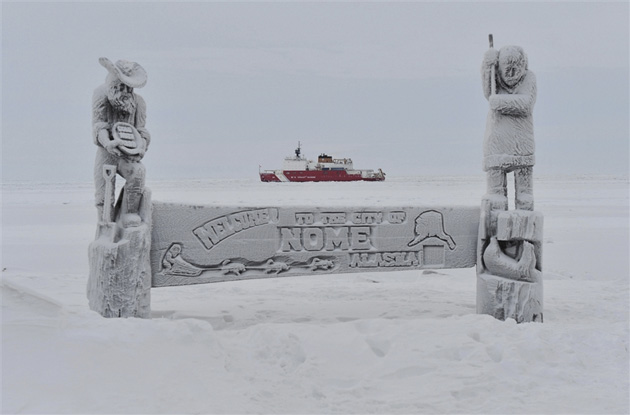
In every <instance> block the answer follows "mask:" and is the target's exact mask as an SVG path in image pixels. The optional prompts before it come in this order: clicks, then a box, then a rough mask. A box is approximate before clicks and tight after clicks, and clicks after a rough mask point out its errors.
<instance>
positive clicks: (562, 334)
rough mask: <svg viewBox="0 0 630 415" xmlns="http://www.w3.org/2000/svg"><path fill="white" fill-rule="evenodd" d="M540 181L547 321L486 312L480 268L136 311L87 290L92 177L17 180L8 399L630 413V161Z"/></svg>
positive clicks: (120, 406)
mask: <svg viewBox="0 0 630 415" xmlns="http://www.w3.org/2000/svg"><path fill="white" fill-rule="evenodd" d="M149 177H150V174H149ZM147 185H148V186H149V187H150V188H151V189H152V191H153V199H154V200H156V201H163V202H186V203H188V202H190V203H203V204H214V205H219V204H226V205H243V206H254V205H255V206H261V205H263V206H274V205H283V206H286V205H308V204H313V205H319V206H322V205H328V206H348V205H354V204H356V205H361V204H366V205H369V206H396V205H399V206H408V205H415V204H420V205H423V206H426V205H429V204H436V205H469V206H472V205H479V203H480V201H481V197H482V195H483V193H484V190H485V185H484V180H483V179H482V178H481V177H472V178H459V177H446V178H445V177H442V178H419V177H413V178H390V177H388V179H387V181H385V182H380V183H359V182H354V183H279V184H275V183H260V182H258V181H256V180H255V179H252V180H222V181H189V182H154V183H151V182H149V183H148V184H147ZM534 194H535V203H536V204H535V208H536V210H538V211H541V212H542V213H543V214H544V215H545V229H544V266H543V269H544V290H545V297H544V301H545V307H544V311H545V312H544V323H543V324H539V323H527V324H519V325H517V324H516V323H515V322H514V321H513V320H508V321H504V322H503V321H498V320H495V319H494V318H492V317H490V316H486V315H477V314H475V291H476V275H475V270H474V268H470V269H459V270H435V271H430V270H425V271H403V272H378V273H365V274H343V275H341V274H337V275H320V276H316V277H294V278H275V279H265V280H254V281H239V282H230V283H219V284H209V285H195V286H185V287H169V288H160V289H153V290H152V291H151V295H152V310H153V312H152V316H153V318H152V319H150V320H141V319H105V318H102V317H101V316H100V315H98V314H96V313H95V312H92V311H90V310H89V308H88V305H87V299H86V294H85V291H86V282H87V273H88V263H87V247H88V244H89V243H90V241H91V240H92V239H93V237H94V232H95V229H96V209H95V208H94V207H93V205H92V200H93V191H92V185H91V184H89V183H85V184H79V185H76V184H53V185H50V184H6V183H5V184H3V185H2V198H3V199H2V268H3V271H2V412H3V413H82V414H87V413H133V414H138V413H317V414H322V413H387V414H391V413H449V414H451V413H501V414H507V413H528V414H538V413H549V414H551V413H563V414H567V413H570V414H578V413H601V414H613V413H618V414H627V413H628V412H629V411H630V407H629V392H628V391H629V384H628V383H629V381H628V379H629V373H628V367H629V359H628V356H629V352H628V343H629V328H628V318H629V291H628V283H629V264H628V252H629V239H628V236H629V225H628V221H629V211H628V178H627V177H623V178H615V177H605V178H597V177H580V178H575V177H574V178H537V179H536V182H535V186H534Z"/></svg>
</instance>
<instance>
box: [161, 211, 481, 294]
mask: <svg viewBox="0 0 630 415" xmlns="http://www.w3.org/2000/svg"><path fill="white" fill-rule="evenodd" d="M153 221H154V227H153V235H152V248H151V264H152V270H153V282H152V286H154V287H161V286H170V285H187V284H201V283H211V282H221V281H231V280H241V279H251V278H267V277H282V276H297V275H317V274H322V273H343V272H366V271H378V270H392V269H394V268H396V269H421V268H461V267H473V266H474V265H475V261H476V257H475V255H476V238H477V231H478V227H479V209H478V208H476V207H458V208H415V207H414V208H409V207H407V208H366V207H356V208H330V209H327V208H322V207H319V208H305V207H269V208H260V207H257V208H242V207H241V208H239V207H234V208H226V207H204V206H185V205H177V204H166V203H158V202H155V203H154V210H153Z"/></svg>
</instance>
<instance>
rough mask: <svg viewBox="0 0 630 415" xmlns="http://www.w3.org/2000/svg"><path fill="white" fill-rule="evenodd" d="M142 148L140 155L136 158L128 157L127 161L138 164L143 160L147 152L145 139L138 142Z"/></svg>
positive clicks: (139, 150) (139, 149)
mask: <svg viewBox="0 0 630 415" xmlns="http://www.w3.org/2000/svg"><path fill="white" fill-rule="evenodd" d="M138 144H139V145H140V147H139V148H138V154H136V155H135V156H126V158H127V160H129V161H135V162H138V161H140V160H142V158H143V157H144V154H145V153H146V152H147V142H146V140H144V139H141V140H138Z"/></svg>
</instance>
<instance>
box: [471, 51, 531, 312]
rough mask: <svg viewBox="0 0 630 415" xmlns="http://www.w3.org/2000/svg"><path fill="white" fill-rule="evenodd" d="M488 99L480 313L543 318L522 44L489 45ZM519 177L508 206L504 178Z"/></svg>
mask: <svg viewBox="0 0 630 415" xmlns="http://www.w3.org/2000/svg"><path fill="white" fill-rule="evenodd" d="M481 75H482V87H483V92H484V95H485V97H486V98H487V99H488V102H489V107H490V108H489V111H488V119H487V124H486V133H485V138H484V144H483V150H484V161H483V169H484V170H485V171H486V174H487V193H486V195H485V196H484V198H483V200H482V205H481V218H480V223H479V242H478V247H477V251H478V257H477V312H478V313H484V314H490V315H493V316H494V317H496V318H499V319H505V318H513V319H515V320H516V321H518V322H527V321H542V319H543V289H542V233H543V229H542V228H543V216H542V214H540V213H539V212H535V211H534V210H533V209H534V196H533V186H532V182H533V177H532V175H533V166H534V124H533V118H532V111H533V108H534V103H535V102H536V78H535V76H534V74H533V73H532V72H531V71H529V70H528V67H527V56H526V55H525V52H524V51H523V49H522V48H520V47H519V46H506V47H503V48H502V49H501V50H500V51H496V50H495V49H494V48H493V47H492V44H491V47H490V49H489V50H488V51H487V52H486V54H485V56H484V59H483V63H482V69H481ZM508 173H513V175H514V192H515V194H514V206H515V207H516V209H515V210H511V211H510V210H508V205H509V203H508V192H507V177H508V176H507V175H508Z"/></svg>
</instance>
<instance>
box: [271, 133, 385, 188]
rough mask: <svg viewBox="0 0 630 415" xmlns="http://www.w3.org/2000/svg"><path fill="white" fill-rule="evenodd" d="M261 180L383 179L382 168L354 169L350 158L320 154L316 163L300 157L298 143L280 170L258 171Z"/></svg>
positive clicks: (378, 180)
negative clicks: (376, 169)
mask: <svg viewBox="0 0 630 415" xmlns="http://www.w3.org/2000/svg"><path fill="white" fill-rule="evenodd" d="M260 180H261V181H263V182H353V181H368V182H380V181H383V180H385V173H383V170H381V169H378V171H376V172H375V171H374V170H355V169H354V167H352V159H333V158H332V157H331V156H328V155H326V154H323V153H322V154H321V155H320V156H319V157H317V163H315V162H314V161H312V160H307V159H306V158H304V157H302V155H301V152H300V144H299V143H298V147H297V148H296V149H295V156H294V157H290V156H289V157H286V158H285V159H284V165H283V167H282V170H265V171H262V172H260Z"/></svg>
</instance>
